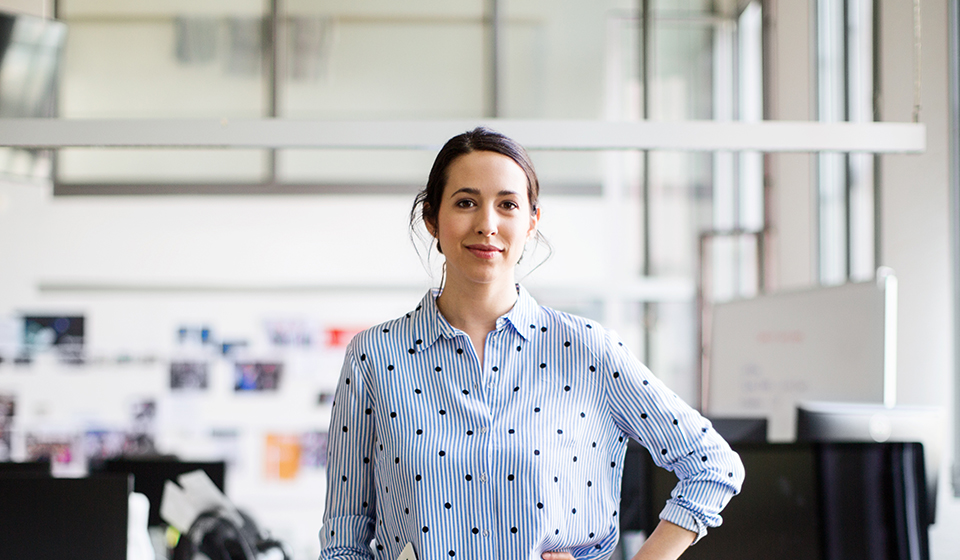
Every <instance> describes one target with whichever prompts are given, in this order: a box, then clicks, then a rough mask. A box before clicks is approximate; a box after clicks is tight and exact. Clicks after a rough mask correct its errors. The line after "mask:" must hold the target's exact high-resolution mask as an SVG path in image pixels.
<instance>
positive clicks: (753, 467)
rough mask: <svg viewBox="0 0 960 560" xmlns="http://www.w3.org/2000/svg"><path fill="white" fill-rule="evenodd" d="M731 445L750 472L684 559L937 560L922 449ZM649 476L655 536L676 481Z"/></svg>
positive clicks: (666, 475)
mask: <svg viewBox="0 0 960 560" xmlns="http://www.w3.org/2000/svg"><path fill="white" fill-rule="evenodd" d="M732 447H733V449H734V451H736V452H737V453H739V454H740V458H741V459H742V460H743V463H744V468H745V470H746V473H747V479H746V481H745V482H744V486H743V489H742V491H741V493H740V494H739V495H738V496H735V497H734V498H733V499H732V500H731V501H730V503H729V504H728V505H727V507H726V508H725V509H724V510H723V512H722V513H721V515H722V517H723V524H722V525H721V526H720V527H717V528H715V529H711V530H710V533H709V534H708V535H707V536H706V538H704V539H703V540H702V541H701V542H699V543H697V544H696V545H695V546H692V547H690V548H689V549H688V550H687V551H686V552H684V555H683V557H684V559H686V560H697V559H710V560H769V559H770V558H791V559H795V560H875V559H881V560H928V559H929V547H928V542H927V524H926V523H925V522H924V514H923V498H924V492H925V490H924V483H923V456H922V452H921V448H920V445H919V444H916V443H771V444H734V445H733V446H732ZM650 474H651V477H650V493H649V495H650V500H649V505H648V507H649V513H648V514H647V520H648V523H649V526H648V527H647V528H646V530H647V531H652V530H653V529H654V527H655V526H656V524H657V523H658V522H659V518H658V514H659V511H660V510H661V509H662V508H663V506H664V503H665V502H666V500H667V499H669V498H670V494H671V492H672V490H673V489H674V487H675V486H676V483H677V477H676V475H674V474H673V473H671V472H669V471H666V470H664V469H658V468H654V469H652V470H651V471H650ZM648 534H649V533H648Z"/></svg>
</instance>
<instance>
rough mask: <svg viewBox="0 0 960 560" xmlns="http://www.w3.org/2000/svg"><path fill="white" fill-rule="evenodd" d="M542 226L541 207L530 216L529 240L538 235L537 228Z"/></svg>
mask: <svg viewBox="0 0 960 560" xmlns="http://www.w3.org/2000/svg"><path fill="white" fill-rule="evenodd" d="M539 224H540V207H539V206H537V209H536V210H534V211H533V213H532V214H530V228H529V229H527V240H528V241H529V240H530V238H532V237H534V236H536V235H537V226H538V225H539Z"/></svg>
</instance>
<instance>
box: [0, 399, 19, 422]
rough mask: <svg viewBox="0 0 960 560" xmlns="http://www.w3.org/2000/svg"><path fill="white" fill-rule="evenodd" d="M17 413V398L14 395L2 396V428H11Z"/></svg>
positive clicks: (0, 419)
mask: <svg viewBox="0 0 960 560" xmlns="http://www.w3.org/2000/svg"><path fill="white" fill-rule="evenodd" d="M16 411H17V398H16V397H14V396H13V395H0V428H3V427H4V426H9V425H10V424H11V423H12V422H13V416H14V414H15V413H16Z"/></svg>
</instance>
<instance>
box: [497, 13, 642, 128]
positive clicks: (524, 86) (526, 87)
mask: <svg viewBox="0 0 960 560" xmlns="http://www.w3.org/2000/svg"><path fill="white" fill-rule="evenodd" d="M636 4H637V3H636V2H635V1H627V0H597V1H593V2H549V1H546V0H504V1H503V13H502V15H501V21H502V23H503V31H502V34H501V44H500V46H501V49H502V50H501V57H500V60H501V64H502V67H501V69H500V88H501V91H500V96H501V114H500V116H502V117H506V118H553V119H566V118H587V119H599V118H605V116H606V115H605V113H606V109H607V103H608V100H609V98H608V93H609V90H610V89H612V88H611V87H610V84H609V82H608V78H609V76H610V68H609V66H608V64H609V62H610V61H609V59H608V53H609V51H610V50H611V49H610V48H609V46H608V41H611V40H615V38H616V33H614V32H613V31H612V30H611V26H616V25H617V22H618V21H619V20H622V19H624V18H625V17H629V15H630V14H635V10H636Z"/></svg>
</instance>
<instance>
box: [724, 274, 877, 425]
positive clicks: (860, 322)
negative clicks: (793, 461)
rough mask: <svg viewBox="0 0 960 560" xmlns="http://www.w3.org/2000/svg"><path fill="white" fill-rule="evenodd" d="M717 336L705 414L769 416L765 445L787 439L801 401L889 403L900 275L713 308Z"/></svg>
mask: <svg viewBox="0 0 960 560" xmlns="http://www.w3.org/2000/svg"><path fill="white" fill-rule="evenodd" d="M711 338H712V340H711V342H710V348H709V351H708V355H709V357H710V360H709V369H708V370H707V371H706V376H705V380H706V383H705V385H706V394H707V410H706V412H707V413H708V414H710V415H713V416H764V417H766V418H767V419H768V424H767V425H768V433H767V437H768V439H770V440H771V441H790V440H792V439H793V438H794V436H795V431H796V426H795V424H796V405H797V403H799V402H802V401H808V400H817V401H843V402H862V403H883V402H885V398H886V399H888V400H889V399H890V398H891V395H890V391H895V387H896V370H895V363H896V353H895V348H896V278H895V277H894V276H892V275H885V276H883V277H880V278H879V279H878V280H876V281H870V282H859V283H849V284H844V285H840V286H833V287H822V288H817V289H811V290H804V291H795V292H783V293H776V294H769V295H762V296H759V297H755V298H751V299H746V300H738V301H731V302H727V303H722V304H717V305H716V306H715V307H714V309H713V322H712V335H711ZM885 391H886V394H885ZM893 397H894V398H895V395H893ZM890 404H893V403H890Z"/></svg>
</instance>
